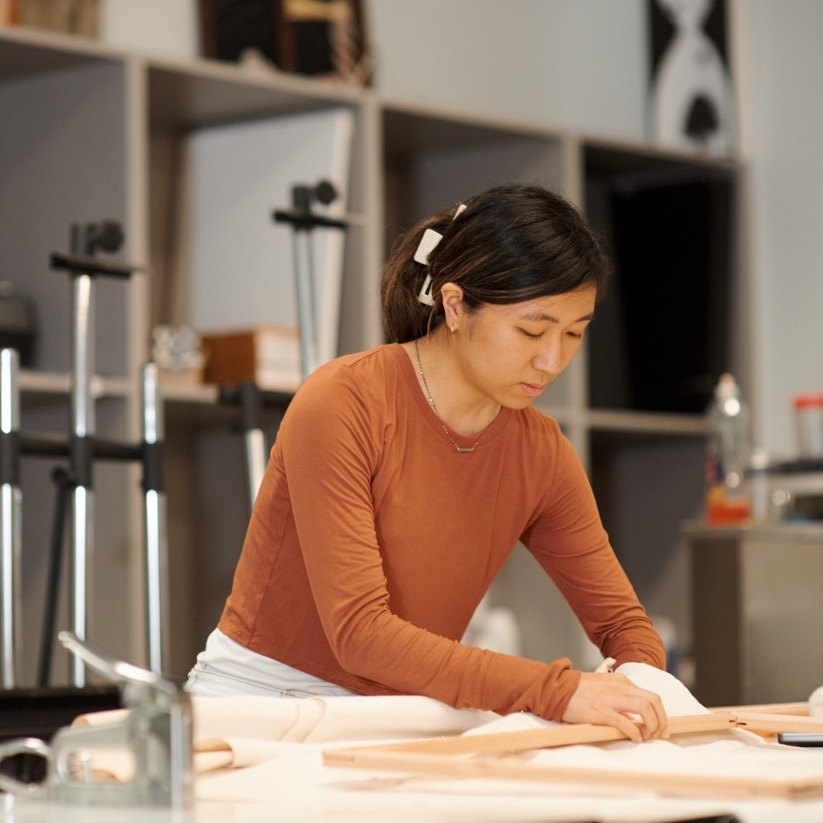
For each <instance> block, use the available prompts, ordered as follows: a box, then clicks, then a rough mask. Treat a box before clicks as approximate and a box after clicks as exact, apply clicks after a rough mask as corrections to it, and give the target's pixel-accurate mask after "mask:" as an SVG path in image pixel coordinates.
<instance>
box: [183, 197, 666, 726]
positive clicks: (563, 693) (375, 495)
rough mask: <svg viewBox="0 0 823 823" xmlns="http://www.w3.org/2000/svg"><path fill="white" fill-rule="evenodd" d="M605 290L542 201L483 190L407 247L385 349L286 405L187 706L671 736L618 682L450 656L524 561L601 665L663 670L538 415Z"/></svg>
mask: <svg viewBox="0 0 823 823" xmlns="http://www.w3.org/2000/svg"><path fill="white" fill-rule="evenodd" d="M608 274H609V265H608V262H607V260H606V258H605V257H604V255H603V253H602V252H601V250H600V248H599V246H598V244H597V242H596V240H595V238H594V237H593V235H592V233H591V231H590V230H589V228H588V227H587V225H586V224H585V222H584V221H583V219H582V218H581V217H580V215H579V214H578V213H577V212H576V211H575V209H574V208H573V207H572V206H570V205H569V204H568V203H567V202H566V201H564V200H563V199H562V198H560V197H558V196H557V195H555V194H553V193H552V192H550V191H548V190H546V189H544V188H541V187H539V186H533V185H521V184H513V185H507V186H502V187H497V188H493V189H490V190H489V191H486V192H484V193H482V194H480V195H478V196H476V197H473V198H471V199H470V200H467V201H466V203H465V204H464V205H461V206H459V207H458V208H451V209H448V210H446V211H445V212H443V213H442V214H440V215H438V216H436V217H434V218H431V219H429V220H427V221H424V222H423V223H421V224H420V225H418V226H417V227H416V228H415V229H413V230H412V231H411V232H410V233H409V234H408V235H406V236H405V238H404V239H402V241H401V242H400V243H399V244H398V246H397V248H396V249H395V250H394V252H393V254H392V257H391V259H390V260H389V262H388V264H387V266H386V270H385V272H384V276H383V281H382V284H381V292H382V302H383V313H384V321H385V327H386V331H387V334H388V337H389V339H390V341H391V342H390V343H389V344H387V345H384V346H379V347H377V348H375V349H372V350H370V351H367V352H363V353H360V354H355V355H348V356H344V357H341V358H338V359H337V360H335V361H333V362H331V363H328V364H326V365H324V366H322V367H320V368H319V369H317V370H316V371H315V372H314V373H313V374H312V375H311V376H310V377H309V378H308V379H307V380H306V381H305V383H304V385H303V386H302V387H301V389H300V391H299V392H298V393H297V395H296V396H295V398H294V401H293V402H292V404H291V405H290V407H289V409H288V411H287V412H286V414H285V416H284V419H283V422H282V424H281V426H280V429H279V432H278V435H277V440H276V442H275V445H274V448H273V449H272V453H271V459H270V461H269V465H268V468H267V471H266V475H265V478H264V480H263V482H262V484H261V488H260V490H259V492H258V496H257V500H256V503H255V506H254V511H253V513H252V517H251V522H250V525H249V529H248V533H247V536H246V540H245V543H244V546H243V551H242V555H241V557H240V560H239V563H238V566H237V571H236V574H235V578H234V583H233V587H232V591H231V595H230V597H229V598H228V600H227V602H226V606H225V609H224V612H223V615H222V617H221V619H220V622H219V624H218V628H217V629H216V630H215V632H214V633H213V634H212V635H211V636H210V638H209V641H208V644H207V647H206V650H205V652H203V653H201V655H199V656H198V662H197V664H196V665H195V667H194V669H193V670H192V672H191V674H190V678H189V683H188V688H189V689H190V690H191V691H192V692H193V693H195V694H226V693H250V692H257V693H268V694H271V693H279V694H292V695H307V694H366V695H382V694H419V695H427V696H430V697H433V698H436V699H438V700H441V701H443V702H445V703H447V704H449V705H451V706H454V707H457V708H476V709H487V710H492V711H496V712H500V713H509V712H515V711H530V712H534V713H535V714H537V715H540V716H542V717H545V718H549V719H554V720H564V721H568V722H591V723H603V724H609V725H613V726H616V727H618V728H619V729H621V730H622V731H623V732H624V733H625V734H626V735H627V736H628V737H629V738H631V739H633V740H640V739H645V738H648V737H653V736H659V735H664V734H665V733H666V715H665V712H664V710H663V707H662V704H661V701H660V698H659V697H658V696H657V695H656V694H653V693H651V692H649V691H645V690H643V689H641V688H638V687H636V686H635V685H634V684H632V683H631V681H629V680H628V679H627V678H625V677H623V676H622V675H620V674H595V673H582V672H579V671H575V670H573V669H572V668H571V663H570V661H569V660H567V659H561V660H555V661H553V662H551V663H544V662H537V661H532V660H526V659H524V658H519V657H514V656H509V655H503V654H499V653H494V652H490V651H487V650H484V649H479V648H472V647H469V646H466V645H463V644H461V643H460V638H461V637H462V636H463V633H464V631H465V629H466V627H467V625H468V622H469V620H470V618H471V616H472V614H473V612H474V610H475V608H476V607H477V605H478V603H479V602H480V600H481V598H482V597H483V595H484V593H485V592H486V591H487V589H488V587H489V585H490V584H491V582H492V580H493V578H494V577H495V575H496V574H497V572H498V571H499V570H500V568H501V566H502V565H503V563H504V561H505V560H506V558H507V557H508V556H509V554H510V553H511V551H512V549H513V548H514V546H515V544H516V543H517V541H518V540H521V541H522V542H523V543H524V544H525V545H526V546H527V547H528V549H529V550H530V551H531V552H532V553H533V554H534V556H535V557H536V558H537V560H538V561H539V563H540V564H541V565H542V567H543V568H544V569H545V570H546V572H547V574H548V575H549V576H550V577H551V578H552V580H553V581H554V583H555V585H557V586H558V588H559V589H560V590H561V592H562V593H563V595H564V596H565V597H566V599H567V600H568V602H569V603H570V605H571V606H572V608H573V609H574V611H575V612H576V614H577V616H578V618H579V619H580V621H581V623H582V625H583V626H584V628H585V630H586V632H587V633H588V636H589V637H590V638H591V640H592V641H593V642H594V643H595V644H596V645H597V646H598V647H599V648H600V649H601V651H602V652H603V654H604V655H609V656H611V657H613V658H615V659H616V660H617V662H618V664H619V663H623V662H628V661H634V662H642V663H648V664H651V665H653V666H657V667H661V666H662V664H663V661H664V652H663V646H662V644H661V642H660V639H659V637H658V635H657V634H656V632H655V631H654V629H653V627H652V624H651V622H650V621H649V619H648V617H647V616H646V613H645V611H644V610H643V608H642V606H641V605H640V603H639V602H638V600H637V598H636V596H635V594H634V591H633V590H632V588H631V586H630V584H629V582H628V580H627V579H626V577H625V575H624V573H623V571H622V569H621V568H620V566H619V564H618V562H617V560H616V558H615V556H614V553H613V551H612V549H611V546H610V545H609V541H608V538H607V536H606V533H605V531H604V530H603V527H602V525H601V523H600V519H599V516H598V513H597V509H596V506H595V503H594V500H593V497H592V493H591V489H590V486H589V483H588V481H587V478H586V475H585V473H584V470H583V468H582V467H581V465H580V462H579V460H578V459H577V457H576V455H575V453H574V451H573V449H572V447H571V445H570V444H569V443H568V441H567V440H566V439H565V437H564V436H563V434H562V433H561V431H560V428H559V426H558V425H557V423H556V422H554V421H553V420H551V419H549V418H547V417H545V416H544V415H543V414H541V413H540V412H538V411H537V410H536V409H534V408H533V407H532V402H533V401H534V399H535V398H536V397H538V396H539V395H540V394H541V393H542V392H543V390H544V389H545V388H546V386H547V385H548V384H549V383H551V382H552V381H553V380H554V379H555V378H557V377H558V375H560V374H561V373H562V371H563V370H564V369H565V368H566V366H568V365H569V363H570V362H571V360H572V358H573V357H574V355H575V354H576V353H577V351H578V349H579V348H580V345H581V342H582V339H583V335H584V332H585V330H586V327H587V326H588V324H589V322H590V321H591V319H592V316H593V313H594V307H595V301H596V300H597V298H598V296H599V295H600V294H601V293H602V290H603V287H604V284H605V281H606V279H607V276H608ZM628 715H637V716H639V718H640V722H639V724H638V723H637V722H633V719H632V718H631V717H629V716H628ZM634 720H635V721H636V720H637V718H634Z"/></svg>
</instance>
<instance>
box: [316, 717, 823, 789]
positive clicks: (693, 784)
mask: <svg viewBox="0 0 823 823" xmlns="http://www.w3.org/2000/svg"><path fill="white" fill-rule="evenodd" d="M798 705H799V704H798ZM755 708H756V709H758V711H749V710H747V709H746V707H740V708H739V709H736V710H733V711H728V710H725V711H713V712H711V713H710V714H701V715H690V716H685V717H672V718H670V719H669V734H670V735H671V736H677V735H686V734H697V733H705V732H711V731H726V730H729V729H733V728H737V727H740V728H745V729H747V730H749V731H756V732H758V733H761V734H763V733H769V734H772V733H776V732H778V731H823V718H818V717H809V716H808V715H806V716H802V715H800V714H799V712H795V711H786V713H785V714H784V713H783V712H782V711H777V712H766V711H760V710H759V709H764V708H768V707H755ZM774 708H776V709H777V708H780V709H782V708H783V707H774ZM625 739H626V736H625V735H624V734H623V733H622V732H620V731H618V730H617V729H615V728H613V727H611V726H597V725H592V724H587V723H580V724H570V725H565V726H549V727H545V728H540V729H526V730H523V731H514V732H499V733H492V734H478V735H462V736H458V737H438V738H424V739H421V740H412V741H406V742H402V743H390V744H382V745H376V746H359V747H353V748H346V749H331V750H327V751H325V752H324V753H323V762H324V763H325V764H326V765H329V766H338V767H342V768H353V769H369V770H375V771H400V772H407V773H411V774H415V775H436V776H438V777H455V778H461V779H495V780H525V781H531V782H534V781H537V782H545V783H564V784H570V785H574V786H577V787H580V786H597V787H600V788H604V787H605V788H612V787H614V788H618V789H622V790H626V789H629V790H640V791H653V792H657V793H659V794H664V795H670V796H676V797H726V798H736V797H745V798H766V797H768V798H778V799H783V800H797V799H800V798H807V797H823V773H821V774H820V776H819V777H815V778H801V779H798V780H783V779H776V780H763V779H756V780H755V779H752V778H745V777H724V776H722V775H687V774H658V773H651V772H647V773H643V772H636V771H624V770H618V769H603V768H587V767H583V766H558V765H555V764H553V765H550V766H549V765H545V764H539V763H526V762H522V761H518V760H515V759H510V760H507V759H506V758H505V757H503V755H506V754H513V753H517V752H524V751H529V750H533V749H541V748H555V747H561V746H571V745H581V744H592V743H607V742H613V741H616V740H625Z"/></svg>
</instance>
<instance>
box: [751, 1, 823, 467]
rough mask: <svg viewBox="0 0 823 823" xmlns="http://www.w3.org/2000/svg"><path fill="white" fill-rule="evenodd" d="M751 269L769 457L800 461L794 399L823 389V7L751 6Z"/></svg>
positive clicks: (759, 400) (758, 401) (760, 406)
mask: <svg viewBox="0 0 823 823" xmlns="http://www.w3.org/2000/svg"><path fill="white" fill-rule="evenodd" d="M743 9H744V10H745V13H744V18H743V22H744V25H745V30H744V32H743V34H744V36H745V37H746V43H747V47H748V48H747V51H748V54H747V55H746V60H745V65H746V67H747V74H748V77H747V82H748V87H747V90H746V97H745V98H744V104H745V105H746V107H747V109H748V111H747V119H746V126H747V129H748V134H747V141H746V152H745V159H746V160H747V162H748V165H749V168H750V175H751V194H752V197H751V201H750V203H751V210H752V213H751V217H752V220H751V229H752V232H751V238H750V241H751V247H752V254H751V258H752V264H751V271H752V275H753V277H754V279H755V282H756V284H757V285H758V287H759V291H760V295H761V300H760V305H759V306H758V311H757V317H756V318H755V320H756V322H757V323H758V327H759V331H760V333H759V335H758V336H757V338H756V339H755V341H754V345H756V346H757V347H759V350H760V365H761V368H760V375H759V380H758V386H757V389H756V394H755V398H754V400H755V406H756V410H757V412H758V414H759V418H760V419H759V428H760V430H761V433H762V439H763V442H764V443H765V445H766V447H767V449H769V451H771V452H772V453H774V454H778V455H779V454H783V455H789V456H793V455H794V454H795V440H794V429H793V421H792V412H791V398H792V396H793V395H794V394H795V393H799V392H808V391H818V392H820V391H823V255H822V254H821V245H820V239H821V234H823V233H822V232H821V219H822V218H823V162H821V147H823V95H821V93H820V88H819V85H820V76H821V73H823V53H821V49H820V34H821V32H823V3H821V2H819V0H783V1H782V2H780V3H775V2H773V0H745V3H744V4H743Z"/></svg>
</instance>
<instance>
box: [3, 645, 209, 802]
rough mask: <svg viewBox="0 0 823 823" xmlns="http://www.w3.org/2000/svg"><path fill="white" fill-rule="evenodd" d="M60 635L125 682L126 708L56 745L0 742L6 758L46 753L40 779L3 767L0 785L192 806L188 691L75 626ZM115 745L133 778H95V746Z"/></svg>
mask: <svg viewBox="0 0 823 823" xmlns="http://www.w3.org/2000/svg"><path fill="white" fill-rule="evenodd" d="M58 639H59V640H60V642H61V643H62V644H63V645H64V646H65V647H66V648H67V649H68V650H69V651H70V652H72V654H74V655H75V656H76V657H77V658H78V659H79V660H81V661H82V662H83V663H84V664H85V665H86V666H87V667H89V668H91V669H94V670H95V671H96V672H97V673H98V674H100V675H102V676H103V677H105V678H106V679H107V680H109V681H111V682H113V683H117V684H119V685H120V686H121V694H122V702H123V706H124V707H125V708H127V709H128V711H127V712H126V714H125V716H124V718H123V720H121V721H119V722H112V723H107V724H105V725H99V726H87V727H73V726H69V727H65V728H62V729H60V730H59V731H58V732H57V733H56V734H55V735H54V738H53V739H52V741H51V744H50V745H49V744H47V743H44V742H43V741H42V740H38V739H36V738H22V739H19V740H12V741H9V742H8V743H5V744H0V762H2V761H3V760H5V759H6V758H9V757H13V756H16V755H21V754H31V755H36V756H39V757H42V758H45V760H46V777H45V779H44V781H43V782H42V783H25V782H23V781H21V780H17V779H15V778H12V777H9V776H7V775H4V774H2V772H0V789H3V790H5V791H8V792H11V793H13V794H17V795H23V796H26V797H34V798H39V799H42V800H48V801H50V802H59V803H77V804H86V805H114V806H169V807H173V808H177V809H187V808H190V807H191V805H192V802H193V769H192V713H191V701H190V699H189V696H188V694H187V693H186V692H184V691H183V690H182V688H181V687H180V686H178V685H177V684H175V683H173V682H172V681H170V680H167V679H165V678H163V677H162V676H160V675H159V674H157V673H155V672H152V671H148V670H147V669H143V668H140V667H139V666H135V665H133V664H131V663H127V662H125V661H123V660H118V659H116V658H114V657H112V656H111V655H109V654H108V653H107V652H105V651H103V650H102V649H100V648H99V647H97V646H95V645H94V644H92V643H90V642H89V641H87V640H80V639H79V638H78V637H77V636H76V635H74V634H72V633H71V632H67V631H63V632H60V633H59V635H58ZM113 750H117V751H121V752H124V753H126V754H127V755H128V756H129V757H130V758H131V761H132V763H133V777H132V779H131V780H129V781H127V782H126V781H117V780H111V779H110V778H109V779H100V778H99V777H98V778H97V779H96V778H95V770H94V753H95V752H100V751H106V752H112V751H113Z"/></svg>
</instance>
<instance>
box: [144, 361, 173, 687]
mask: <svg viewBox="0 0 823 823" xmlns="http://www.w3.org/2000/svg"><path fill="white" fill-rule="evenodd" d="M164 427H165V423H164V415H163V400H162V397H161V396H160V370H159V369H158V367H157V364H156V363H146V364H144V366H143V489H144V491H145V495H146V509H145V511H146V524H145V539H146V594H147V609H146V619H147V624H148V650H149V668H150V669H151V670H152V671H154V672H157V673H158V674H162V673H163V672H164V671H168V669H169V660H168V648H169V642H168V635H169V564H168V542H167V539H166V496H165V493H164V491H163V477H162V446H163V438H164Z"/></svg>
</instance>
